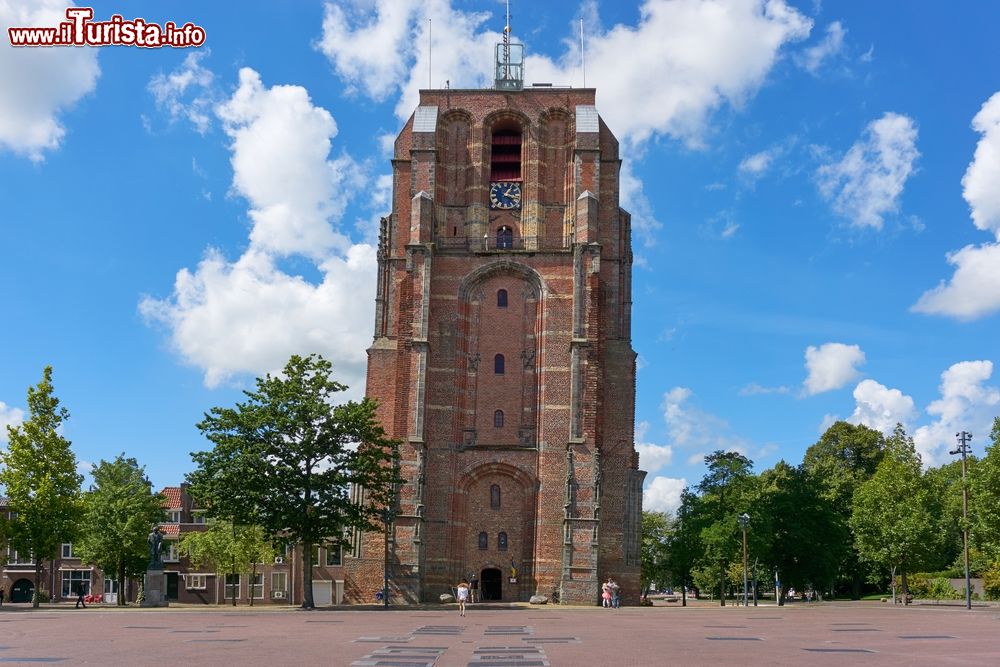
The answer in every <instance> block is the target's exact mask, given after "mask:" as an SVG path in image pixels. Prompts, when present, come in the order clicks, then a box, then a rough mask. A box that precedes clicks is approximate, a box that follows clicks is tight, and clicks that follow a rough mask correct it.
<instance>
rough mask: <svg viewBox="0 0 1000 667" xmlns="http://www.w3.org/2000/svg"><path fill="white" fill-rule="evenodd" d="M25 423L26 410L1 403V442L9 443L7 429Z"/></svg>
mask: <svg viewBox="0 0 1000 667" xmlns="http://www.w3.org/2000/svg"><path fill="white" fill-rule="evenodd" d="M23 421H24V410H22V409H21V408H15V407H12V406H9V405H7V404H6V403H4V402H3V401H0V442H4V443H5V442H7V427H8V426H20V424H21V422H23Z"/></svg>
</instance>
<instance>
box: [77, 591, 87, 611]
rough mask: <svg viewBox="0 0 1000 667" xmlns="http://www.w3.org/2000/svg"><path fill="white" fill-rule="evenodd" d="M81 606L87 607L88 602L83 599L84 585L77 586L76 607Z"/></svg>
mask: <svg viewBox="0 0 1000 667" xmlns="http://www.w3.org/2000/svg"><path fill="white" fill-rule="evenodd" d="M81 606H82V607H83V608H84V609H86V608H87V604H86V603H85V602H84V601H83V586H77V587H76V607H75V608H76V609H79V608H80V607H81Z"/></svg>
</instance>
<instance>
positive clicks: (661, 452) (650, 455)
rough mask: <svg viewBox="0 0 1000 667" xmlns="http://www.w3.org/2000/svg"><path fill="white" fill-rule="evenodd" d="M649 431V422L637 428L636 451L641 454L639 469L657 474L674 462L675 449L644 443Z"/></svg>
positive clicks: (639, 424) (641, 423)
mask: <svg viewBox="0 0 1000 667" xmlns="http://www.w3.org/2000/svg"><path fill="white" fill-rule="evenodd" d="M648 430H649V422H639V423H638V424H636V427H635V440H636V443H635V449H636V451H637V452H639V467H640V468H642V469H643V470H645V471H646V472H648V473H655V472H657V471H658V470H660V469H662V468H665V467H667V466H668V465H670V462H671V461H672V460H673V456H674V449H673V447H671V446H670V445H656V444H653V443H649V442H642V441H643V440H645V439H646V432H647V431H648Z"/></svg>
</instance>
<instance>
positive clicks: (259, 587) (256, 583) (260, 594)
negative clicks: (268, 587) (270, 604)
mask: <svg viewBox="0 0 1000 667" xmlns="http://www.w3.org/2000/svg"><path fill="white" fill-rule="evenodd" d="M250 597H252V598H253V599H254V600H262V599H264V573H263V572H258V573H257V574H255V575H253V577H252V578H251V579H250Z"/></svg>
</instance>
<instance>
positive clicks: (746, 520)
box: [738, 512, 750, 607]
mask: <svg viewBox="0 0 1000 667" xmlns="http://www.w3.org/2000/svg"><path fill="white" fill-rule="evenodd" d="M738 519H739V522H740V527H741V528H742V529H743V606H744V607H746V606H747V526H749V525H750V515H749V514H747V513H746V512H744V513H743V514H741V515H740V516H739V517H738Z"/></svg>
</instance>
